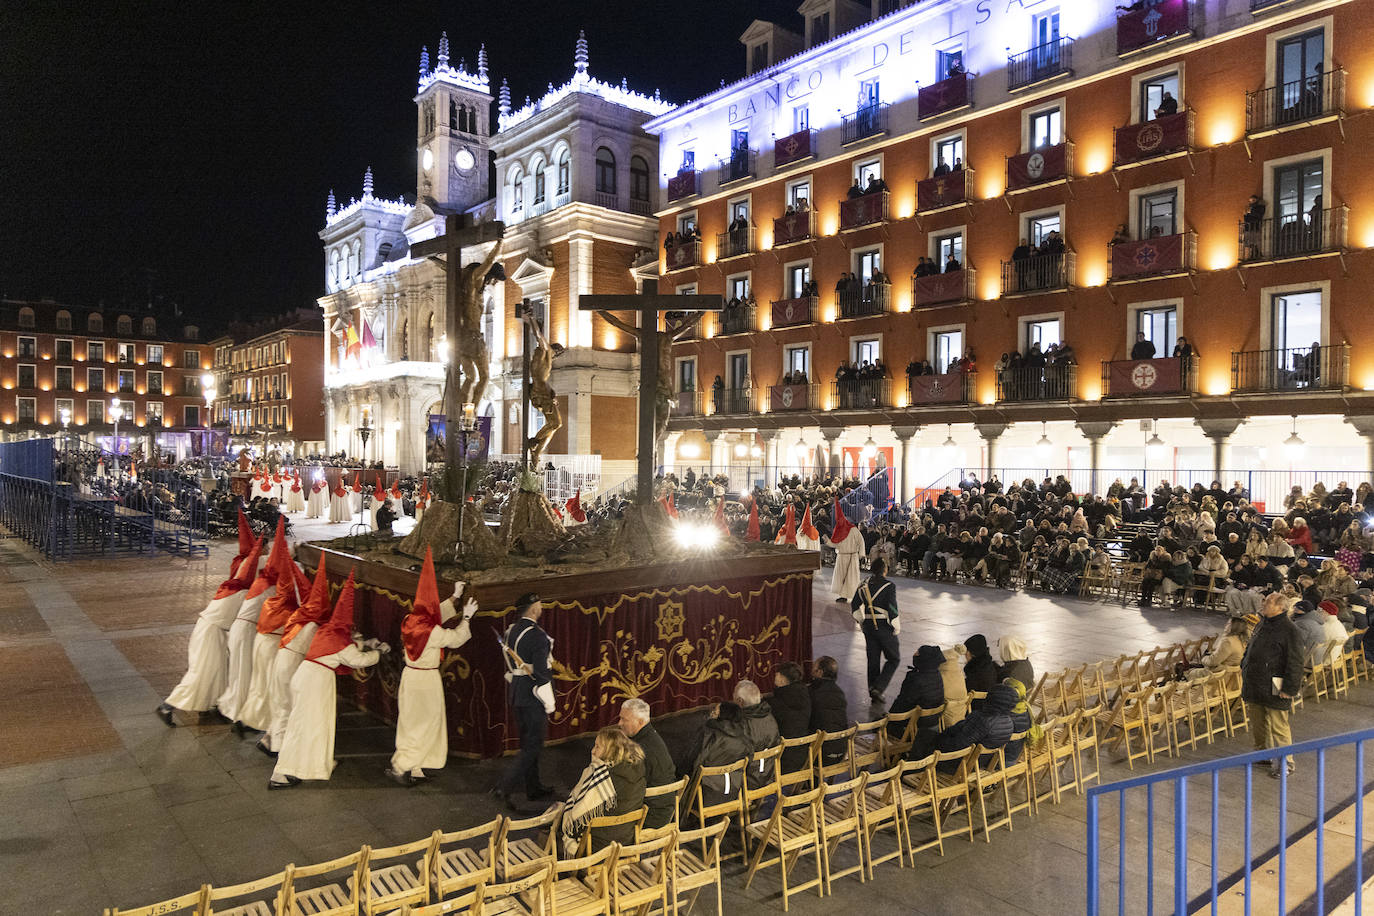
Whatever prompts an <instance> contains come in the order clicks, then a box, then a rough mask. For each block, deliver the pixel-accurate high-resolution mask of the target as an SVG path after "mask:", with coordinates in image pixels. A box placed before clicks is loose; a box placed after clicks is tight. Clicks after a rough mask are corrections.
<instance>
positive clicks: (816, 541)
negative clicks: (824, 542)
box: [797, 503, 821, 550]
mask: <svg viewBox="0 0 1374 916" xmlns="http://www.w3.org/2000/svg"><path fill="white" fill-rule="evenodd" d="M797 549H798V550H820V549H821V533H820V532H819V531H817V530H816V523H815V522H813V521H811V504H810V503H807V504H806V511H805V512H803V513H802V520H801V527H800V528H798V529H797Z"/></svg>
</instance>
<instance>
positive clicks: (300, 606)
mask: <svg viewBox="0 0 1374 916" xmlns="http://www.w3.org/2000/svg"><path fill="white" fill-rule="evenodd" d="M291 565H292V568H293V569H295V564H294V563H293V564H291ZM284 587H285V586H283V585H282V583H281V582H280V581H279V582H278V583H277V593H278V594H280V593H281V591H282V589H283V588H284ZM295 588H296V591H297V594H296V596H295V600H293V601H291V603H292V604H293V605H294V606H295V610H294V611H292V612H291V617H290V619H289V620H287V621H286V632H285V633H284V634H282V638H281V642H280V643H279V644H278V648H277V654H276V655H274V656H272V676H271V678H270V680H269V681H268V685H269V686H268V691H267V705H268V707H269V708H270V709H271V711H272V724H271V725H269V726H268V728H267V733H266V734H264V735H263V736H262V740H260V741H259V742H258V747H259V749H260V750H265V751H268V752H269V753H276V752H277V751H279V750H281V742H282V738H283V737H284V736H285V734H286V722H287V720H288V719H289V718H290V717H291V678H292V677H294V676H295V674H296V669H297V668H299V667H300V666H301V662H302V661H303V660H304V659H305V653H306V652H308V651H309V650H310V642H311V640H313V639H314V638H315V633H316V631H317V630H318V629H319V625H320V624H321V623H322V622H323V621H324V620H326V619H327V618H328V617H329V608H330V604H329V576H328V574H327V573H326V572H325V562H324V554H323V553H321V554H320V566H319V568H318V569H317V570H315V581H314V583H313V584H312V583H309V582H306V581H305V575H304V573H299V572H298V573H297V582H296V586H295ZM301 595H306V598H305V600H304V601H301V600H299V598H300V596H301Z"/></svg>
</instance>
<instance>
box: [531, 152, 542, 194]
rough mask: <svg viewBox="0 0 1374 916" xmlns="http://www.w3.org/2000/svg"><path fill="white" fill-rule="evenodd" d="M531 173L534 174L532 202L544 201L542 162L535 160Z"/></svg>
mask: <svg viewBox="0 0 1374 916" xmlns="http://www.w3.org/2000/svg"><path fill="white" fill-rule="evenodd" d="M531 174H532V175H534V202H535V203H537V204H542V203H543V202H544V163H543V162H536V163H535V164H534V168H533V170H532V171H531Z"/></svg>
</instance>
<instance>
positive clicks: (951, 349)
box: [930, 329, 964, 375]
mask: <svg viewBox="0 0 1374 916" xmlns="http://www.w3.org/2000/svg"><path fill="white" fill-rule="evenodd" d="M930 352H931V354H932V357H931V365H932V366H933V367H934V368H935V372H936V374H937V375H943V374H945V373H947V372H949V371H950V366H951V365H952V364H953V363H954V362H955V361H956V360H958V359H959V358H960V357H962V356H963V355H964V332H963V330H962V329H960V330H956V331H931V333H930Z"/></svg>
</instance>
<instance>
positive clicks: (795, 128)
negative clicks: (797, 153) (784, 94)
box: [792, 105, 811, 134]
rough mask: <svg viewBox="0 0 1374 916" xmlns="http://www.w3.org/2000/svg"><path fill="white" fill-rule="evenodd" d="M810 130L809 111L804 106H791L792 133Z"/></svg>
mask: <svg viewBox="0 0 1374 916" xmlns="http://www.w3.org/2000/svg"><path fill="white" fill-rule="evenodd" d="M810 129H811V109H810V108H808V107H807V106H806V105H793V106H792V133H794V134H795V133H800V132H801V131H804V130H810Z"/></svg>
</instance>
